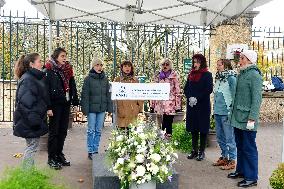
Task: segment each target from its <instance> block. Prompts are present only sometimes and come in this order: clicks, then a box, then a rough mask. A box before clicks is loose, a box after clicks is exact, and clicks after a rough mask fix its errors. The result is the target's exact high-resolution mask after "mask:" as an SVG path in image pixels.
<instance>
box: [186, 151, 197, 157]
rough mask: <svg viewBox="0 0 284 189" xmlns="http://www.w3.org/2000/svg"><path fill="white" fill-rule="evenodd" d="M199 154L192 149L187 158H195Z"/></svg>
mask: <svg viewBox="0 0 284 189" xmlns="http://www.w3.org/2000/svg"><path fill="white" fill-rule="evenodd" d="M197 155H198V153H197V151H195V150H192V151H191V153H190V154H189V155H188V156H187V159H194V158H196V157H197Z"/></svg>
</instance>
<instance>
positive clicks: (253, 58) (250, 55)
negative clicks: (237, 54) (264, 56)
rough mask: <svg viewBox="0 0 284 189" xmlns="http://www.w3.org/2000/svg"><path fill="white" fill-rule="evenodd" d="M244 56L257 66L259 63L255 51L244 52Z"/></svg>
mask: <svg viewBox="0 0 284 189" xmlns="http://www.w3.org/2000/svg"><path fill="white" fill-rule="evenodd" d="M241 54H242V55H244V56H245V57H247V59H248V60H249V61H250V62H251V63H252V64H256V61H257V53H256V52H255V51H254V50H244V51H243V52H241Z"/></svg>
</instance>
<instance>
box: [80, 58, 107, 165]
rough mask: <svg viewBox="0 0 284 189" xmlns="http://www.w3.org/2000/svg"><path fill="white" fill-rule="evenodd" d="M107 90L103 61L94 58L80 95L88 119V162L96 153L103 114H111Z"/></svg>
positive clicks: (83, 110)
mask: <svg viewBox="0 0 284 189" xmlns="http://www.w3.org/2000/svg"><path fill="white" fill-rule="evenodd" d="M109 88H110V84H109V80H108V78H107V76H106V75H105V73H104V71H103V61H102V60H101V59H98V58H94V59H93V61H92V69H91V70H90V72H89V75H88V76H87V77H86V78H85V80H84V84H83V88H82V95H81V105H82V112H83V114H84V115H87V117H88V129H87V148H88V158H89V159H90V160H91V159H92V155H93V154H96V153H98V149H99V144H100V138H101V131H102V128H103V125H104V120H105V112H108V113H111V112H112V101H111V96H110V92H109Z"/></svg>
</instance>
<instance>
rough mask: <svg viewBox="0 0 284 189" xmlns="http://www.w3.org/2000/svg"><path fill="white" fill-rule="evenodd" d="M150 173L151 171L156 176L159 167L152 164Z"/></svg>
mask: <svg viewBox="0 0 284 189" xmlns="http://www.w3.org/2000/svg"><path fill="white" fill-rule="evenodd" d="M150 171H151V172H152V173H153V174H154V175H156V174H157V173H158V172H159V167H158V166H157V165H156V164H154V163H151V167H150Z"/></svg>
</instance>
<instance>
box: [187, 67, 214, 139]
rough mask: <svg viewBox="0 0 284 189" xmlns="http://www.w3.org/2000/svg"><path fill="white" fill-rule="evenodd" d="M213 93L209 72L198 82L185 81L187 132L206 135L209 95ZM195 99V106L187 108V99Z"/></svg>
mask: <svg viewBox="0 0 284 189" xmlns="http://www.w3.org/2000/svg"><path fill="white" fill-rule="evenodd" d="M212 91H213V78H212V74H211V73H210V72H205V73H203V74H202V76H201V78H200V80H199V81H197V82H194V81H189V80H187V82H186V84H185V87H184V93H185V96H186V98H187V111H186V129H187V131H189V132H200V133H203V134H207V133H208V132H209V127H210V114H211V104H210V94H211V93H212ZM190 97H195V98H197V104H196V105H195V106H193V107H190V106H189V103H188V98H190Z"/></svg>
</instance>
